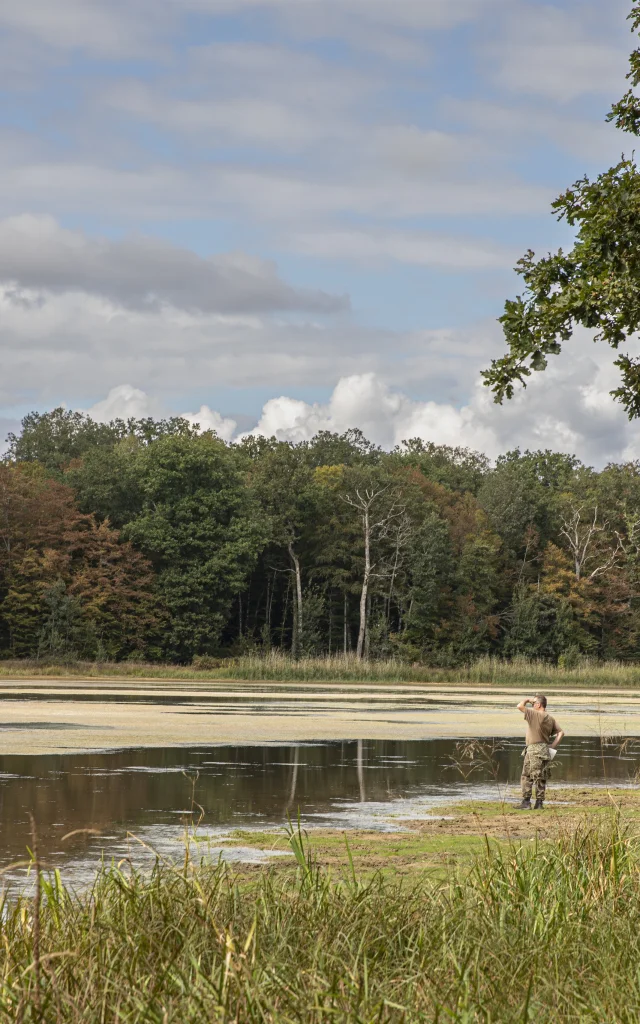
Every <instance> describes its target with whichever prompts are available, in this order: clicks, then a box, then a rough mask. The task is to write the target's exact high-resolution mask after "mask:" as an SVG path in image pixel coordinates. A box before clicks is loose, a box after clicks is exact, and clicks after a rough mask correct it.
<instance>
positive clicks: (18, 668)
mask: <svg viewBox="0 0 640 1024" xmlns="http://www.w3.org/2000/svg"><path fill="white" fill-rule="evenodd" d="M34 677H36V678H59V677H63V678H84V679H119V678H131V679H157V680H194V681H206V680H216V679H229V680H243V681H247V682H257V681H265V682H267V681H272V682H352V683H368V682H369V683H433V684H435V685H438V684H439V683H458V684H461V685H491V686H495V685H502V686H516V685H518V686H522V687H527V688H531V689H536V688H538V689H542V688H545V689H550V688H552V687H554V686H555V687H562V686H581V687H596V688H597V687H621V688H623V687H628V688H635V687H638V686H640V664H637V665H636V664H628V663H622V662H615V661H610V662H589V661H586V660H585V661H584V662H583V663H581V664H579V665H577V666H576V667H575V668H559V667H557V666H555V665H550V664H548V663H546V662H541V661H529V660H527V659H525V658H515V659H513V660H512V661H502V660H501V659H499V658H489V657H487V658H481V659H480V660H478V661H476V662H475V663H474V664H472V665H468V666H463V667H459V668H431V667H430V666H428V665H417V664H414V665H410V664H406V663H404V662H400V661H393V660H388V661H359V660H358V659H356V658H355V657H343V656H336V657H325V658H306V659H301V660H299V661H294V660H293V659H292V658H290V657H288V656H287V655H284V654H280V653H274V654H270V655H267V656H265V657H258V656H255V655H252V656H246V657H241V658H228V659H224V660H222V659H219V660H217V659H210V660H209V662H207V660H206V659H202V661H201V663H200V664H199V665H196V666H186V667H185V666H177V665H159V664H145V663H143V662H138V661H126V662H70V663H64V664H56V663H49V662H39V661H28V660H24V661H10V660H6V661H0V678H4V679H20V678H34Z"/></svg>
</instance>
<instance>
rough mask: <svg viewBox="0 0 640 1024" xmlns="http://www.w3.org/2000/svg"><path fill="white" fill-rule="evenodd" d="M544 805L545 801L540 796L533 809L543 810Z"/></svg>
mask: <svg viewBox="0 0 640 1024" xmlns="http://www.w3.org/2000/svg"><path fill="white" fill-rule="evenodd" d="M529 806H531V805H529ZM542 806H543V801H542V800H541V799H540V797H538V799H537V800H536V802H535V804H534V805H533V809H534V811H541V810H542Z"/></svg>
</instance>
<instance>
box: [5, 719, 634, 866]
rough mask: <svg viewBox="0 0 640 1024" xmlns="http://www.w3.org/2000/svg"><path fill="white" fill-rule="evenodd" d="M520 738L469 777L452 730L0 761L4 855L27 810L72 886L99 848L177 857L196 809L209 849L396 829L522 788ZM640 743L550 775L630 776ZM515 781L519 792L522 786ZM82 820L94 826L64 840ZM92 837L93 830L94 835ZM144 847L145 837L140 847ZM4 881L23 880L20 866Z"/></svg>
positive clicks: (587, 747) (243, 856)
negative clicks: (299, 829)
mask: <svg viewBox="0 0 640 1024" xmlns="http://www.w3.org/2000/svg"><path fill="white" fill-rule="evenodd" d="M521 752H522V741H521V740H520V739H511V740H506V741H502V744H501V749H499V750H497V751H496V752H495V755H494V758H493V760H494V764H495V768H493V767H485V768H484V769H481V770H477V771H474V772H473V773H472V774H471V775H470V776H469V777H468V778H465V777H464V775H463V774H462V773H461V770H460V769H459V768H457V767H456V766H455V762H456V760H459V750H458V752H457V753H456V743H455V741H452V740H427V741H394V740H389V741H379V740H372V741H359V742H358V741H353V742H327V743H309V744H297V745H269V746H246V747H243V746H202V745H199V746H197V747H193V748H188V747H186V748H185V747H165V748H162V749H157V748H141V749H136V750H125V751H117V752H111V753H95V752H92V753H85V754H78V753H72V754H58V755H45V756H29V755H5V756H2V757H0V865H1V866H3V867H4V868H5V871H6V869H7V866H8V865H9V864H11V863H12V862H15V861H17V860H19V859H21V858H23V857H24V855H25V850H26V847H27V845H30V844H31V836H30V828H31V826H30V819H29V814H30V813H32V814H33V815H34V817H35V819H36V822H37V830H38V841H39V849H40V855H41V857H42V859H43V860H44V861H45V862H46V863H47V864H48V865H50V866H56V867H60V868H61V870H62V873H63V877H64V878H65V879H66V880H68V881H71V882H83V881H86V880H87V879H88V878H89V877H90V876H91V874H92V873H93V871H94V870H95V867H96V865H97V864H98V862H99V860H100V858H101V856H102V855H103V853H104V856H105V857H106V858H107V859H108V860H111V859H112V858H115V859H116V860H119V859H121V858H124V857H130V858H131V859H132V860H133V861H134V862H136V863H140V862H142V861H144V860H145V859H149V858H151V857H152V856H153V853H152V852H151V850H155V851H157V852H158V853H160V854H161V855H163V856H168V857H175V856H178V857H179V856H181V854H182V852H183V847H182V842H183V837H184V831H185V826H186V825H192V824H193V823H194V822H195V821H196V820H198V819H199V818H200V817H201V819H202V820H201V821H200V824H199V826H198V832H197V834H198V836H199V837H200V838H201V839H202V840H203V842H202V843H199V844H198V847H197V849H198V851H199V853H200V854H204V855H207V856H209V857H213V858H217V857H218V856H219V855H222V856H223V857H225V858H226V859H240V860H249V861H260V860H262V859H264V856H265V855H264V854H261V853H260V852H256V851H255V850H248V849H244V850H243V849H242V845H241V843H239V842H238V840H237V839H234V840H233V841H232V842H231V843H229V842H226V843H225V841H224V836H225V835H228V834H229V832H230V831H231V830H232V829H238V828H249V829H261V828H265V827H273V826H284V825H285V824H286V821H287V816H290V817H291V818H292V819H294V820H295V818H296V817H297V815H298V813H299V814H300V818H301V820H302V822H303V824H305V825H306V826H314V827H333V828H377V829H385V830H386V829H396V828H399V827H402V819H403V818H406V819H415V818H417V817H424V816H425V815H437V814H438V813H439V811H440V808H441V807H442V806H443V805H444V804H446V803H451V802H452V800H456V799H460V798H469V797H477V798H485V799H486V798H491V797H494V798H495V797H496V796H497V795H498V790H500V792H501V793H504V790H505V787H506V786H508V785H509V784H511V785H513V786H516V785H517V782H518V779H519V775H520V768H521V763H522V761H521ZM639 768H640V742H638V744H632V746H631V750H629V749H627V750H626V752H624V753H621V751H620V749H619V748H617V747H615V746H605V747H602V746H601V744H600V742H599V740H597V739H595V738H586V737H585V738H572V739H568V740H566V741H565V742H564V743H563V744H562V748H561V752H560V754H559V756H558V757H557V759H556V762H555V767H554V776H553V782H552V784H554V783H555V784H577V783H585V782H590V783H592V784H603V783H604V782H605V781H609V782H614V783H616V784H629V783H631V782H633V781H634V776H635V772H636V771H637V770H638V769H639ZM515 792H516V790H515V789H514V790H513V795H514V796H515ZM77 829H92V830H95V833H82V834H76V835H75V836H72V837H70V838H69V839H66V840H63V837H64V836H65V835H67V834H68V833H70V832H73V831H75V830H77ZM96 833H97V834H96ZM143 844H146V845H143ZM5 877H6V878H7V879H8V881H9V882H10V883H11V884H12V885H14V884H16V883H18V882H19V881H20V880H21V879H23V878H24V869H22V868H12V869H10V870H8V871H6V875H5Z"/></svg>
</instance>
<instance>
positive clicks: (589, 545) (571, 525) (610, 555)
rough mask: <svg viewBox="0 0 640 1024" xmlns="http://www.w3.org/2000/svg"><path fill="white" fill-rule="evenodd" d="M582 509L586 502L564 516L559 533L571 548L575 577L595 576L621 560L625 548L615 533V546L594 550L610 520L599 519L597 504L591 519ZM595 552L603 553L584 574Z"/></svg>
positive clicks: (592, 577) (602, 573) (578, 578)
mask: <svg viewBox="0 0 640 1024" xmlns="http://www.w3.org/2000/svg"><path fill="white" fill-rule="evenodd" d="M583 510H584V506H583V505H580V506H579V507H578V508H575V507H572V509H571V513H570V515H567V516H562V517H561V523H562V526H561V528H560V535H561V536H562V537H564V539H565V541H566V542H567V546H568V548H569V551H570V552H571V557H572V558H573V565H574V571H575V574H576V579H577V580H581V579H589V580H593V579H597V577H598V576H603V575H604V574H605V573H606V572H608V571H609V570H610V569H613V568H614V566H617V565H619V564H620V557H621V554H623V553H624V548H623V544H622V540H621V538H620V535H619V534H618V533H616V534H615V536H616V544H615V545H614V546H613V547H611V546H610V545H609V546H608V547H607V549H606V550H605V551H602V552H600V551H596V550H594V549H596V548H597V546H598V539H599V538H600V537H601V536H602V534H604V533H606V531H607V528H608V526H609V521H608V520H607V519H602V520H600V521H599V520H598V506H597V505H596V506H595V507H594V509H593V517H591V516H590V517H589V519H587V520H586V521H583V518H582V513H583ZM595 554H601V557H602V561H600V564H599V565H597V566H596V567H595V569H592V570H591V572H590V573H588V575H585V573H586V571H587V570H586V564H587V562H588V561H589V560H590V559H591V558H592V557H593V556H594V555H595Z"/></svg>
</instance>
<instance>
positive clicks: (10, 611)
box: [0, 409, 640, 665]
mask: <svg viewBox="0 0 640 1024" xmlns="http://www.w3.org/2000/svg"><path fill="white" fill-rule="evenodd" d="M8 442H9V448H8V451H7V454H6V456H5V458H4V461H3V462H2V464H0V654H1V655H2V656H3V657H17V658H23V657H30V658H33V657H39V658H83V659H99V660H103V659H110V660H122V659H144V660H165V661H169V662H177V663H190V662H191V661H193V659H200V661H201V663H203V659H206V658H211V657H220V656H224V655H238V654H246V653H248V652H255V653H261V652H268V651H270V650H273V649H279V650H281V651H288V652H290V653H291V655H292V656H293V657H296V658H297V657H303V656H312V655H322V654H340V653H346V654H353V655H355V656H358V657H362V658H388V657H395V658H400V659H403V660H409V661H420V662H426V663H431V664H434V665H447V664H456V663H464V662H468V661H472V660H474V659H475V658H477V657H479V656H481V655H484V654H490V653H494V654H497V655H500V656H502V657H507V658H510V657H513V656H516V655H523V656H526V657H531V658H542V659H547V660H550V661H558V660H560V661H561V663H570V662H571V660H572V659H576V658H578V657H579V656H581V655H589V656H591V657H596V658H600V659H635V658H637V657H638V656H639V655H640V602H639V601H638V583H639V581H640V463H638V462H628V463H625V464H610V465H608V466H606V467H605V468H604V469H603V470H601V471H599V472H596V471H595V470H593V469H592V468H589V467H587V466H585V465H583V464H582V463H581V462H580V461H579V460H578V459H577V458H575V457H573V456H569V455H563V454H559V453H555V452H551V451H536V452H529V451H525V452H521V451H519V450H514V451H511V452H507V453H506V454H505V455H502V456H500V457H499V458H498V459H497V461H496V463H495V465H491V464H490V462H489V460H488V459H487V458H486V457H485V456H484V455H482V454H480V453H478V452H474V451H471V450H469V449H466V448H451V447H447V446H443V445H436V444H432V443H427V442H424V441H421V440H419V439H413V440H408V441H406V442H404V443H403V444H402V445H400V446H399V447H397V448H396V449H394V450H393V451H391V452H387V451H383V450H382V449H380V448H379V447H376V446H375V445H373V444H372V443H370V442H369V441H368V440H367V439H366V438H365V437H364V436H363V435H362V434H361V433H360V432H359V431H357V430H350V431H347V432H346V433H344V434H332V433H329V432H326V431H325V432H321V433H319V434H318V435H317V436H316V437H314V438H313V440H311V441H309V442H303V443H300V444H290V443H288V442H281V441H277V440H276V439H275V438H264V437H249V438H245V439H244V440H242V441H241V442H239V443H236V444H227V443H225V442H224V441H222V440H221V439H220V438H219V437H217V436H216V435H215V434H213V433H211V432H205V433H199V432H198V431H197V430H196V429H195V428H194V427H193V426H191V425H190V424H189V423H187V422H186V421H184V420H181V419H179V418H174V419H169V420H160V421H154V420H152V419H144V420H129V421H127V422H124V421H122V420H115V421H113V422H111V423H109V424H102V423H96V422H94V421H92V420H91V419H90V418H89V417H87V416H85V415H83V414H81V413H77V412H71V411H68V410H64V409H56V410H54V411H53V412H49V413H45V414H39V413H31V414H30V415H28V416H26V417H25V418H24V420H23V422H22V429H21V431H20V433H19V434H11V435H9V438H8Z"/></svg>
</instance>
